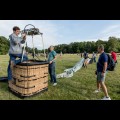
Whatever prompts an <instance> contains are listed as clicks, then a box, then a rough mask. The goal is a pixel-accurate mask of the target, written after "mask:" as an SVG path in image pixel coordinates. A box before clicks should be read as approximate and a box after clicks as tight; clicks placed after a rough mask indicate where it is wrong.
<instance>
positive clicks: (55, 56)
mask: <svg viewBox="0 0 120 120" xmlns="http://www.w3.org/2000/svg"><path fill="white" fill-rule="evenodd" d="M53 55H54V59H53V60H51V61H50V64H51V63H52V62H53V61H54V60H56V58H57V54H56V52H54V53H53Z"/></svg>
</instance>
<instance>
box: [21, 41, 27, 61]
mask: <svg viewBox="0 0 120 120" xmlns="http://www.w3.org/2000/svg"><path fill="white" fill-rule="evenodd" d="M25 45H26V40H25ZM25 45H24V48H23V51H22V59H21V62H22V61H23V56H24V52H25Z"/></svg>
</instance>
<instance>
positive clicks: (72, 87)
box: [0, 55, 120, 100]
mask: <svg viewBox="0 0 120 120" xmlns="http://www.w3.org/2000/svg"><path fill="white" fill-rule="evenodd" d="M8 58H9V57H8V56H7V55H1V56H0V67H1V68H0V76H1V77H2V76H6V75H7V72H6V71H7V65H8ZM79 60H80V56H78V55H63V56H62V58H61V57H60V56H58V58H57V61H56V73H57V74H59V73H62V72H63V71H64V70H65V69H68V68H71V67H72V66H74V65H75V64H76V62H78V61H79ZM118 62H119V63H120V57H119V58H118ZM119 63H118V64H117V67H116V70H115V71H114V72H108V74H107V76H106V85H107V88H108V92H109V95H110V97H111V99H112V100H119V99H120V64H119ZM95 70H96V64H95V63H93V64H90V65H88V68H87V69H85V68H82V69H81V70H79V71H78V72H76V73H74V76H73V77H71V78H62V79H58V85H57V86H56V87H53V86H52V85H51V84H49V87H48V91H46V92H44V93H41V94H37V95H36V96H32V97H28V98H24V99H20V98H18V97H16V96H15V95H13V94H12V93H10V92H9V91H8V84H7V83H2V82H0V100H99V99H101V98H102V97H104V94H103V92H101V93H99V94H95V93H93V92H94V90H95V89H96V75H95V74H94V71H95Z"/></svg>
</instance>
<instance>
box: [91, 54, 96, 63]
mask: <svg viewBox="0 0 120 120" xmlns="http://www.w3.org/2000/svg"><path fill="white" fill-rule="evenodd" d="M92 59H93V61H94V62H95V63H96V54H95V53H94V52H93V55H92Z"/></svg>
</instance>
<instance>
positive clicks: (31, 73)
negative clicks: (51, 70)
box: [9, 61, 48, 96]
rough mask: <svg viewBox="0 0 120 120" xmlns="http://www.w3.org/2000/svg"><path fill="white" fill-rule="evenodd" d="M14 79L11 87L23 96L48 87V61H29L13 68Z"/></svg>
mask: <svg viewBox="0 0 120 120" xmlns="http://www.w3.org/2000/svg"><path fill="white" fill-rule="evenodd" d="M12 76H13V80H12V81H11V82H10V83H9V88H10V89H11V90H12V91H13V92H16V93H18V94H21V96H30V95H34V94H35V93H38V92H41V91H42V90H44V89H47V88H48V63H47V62H42V61H28V62H26V63H21V64H18V65H16V66H15V67H14V68H13V70H12Z"/></svg>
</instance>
